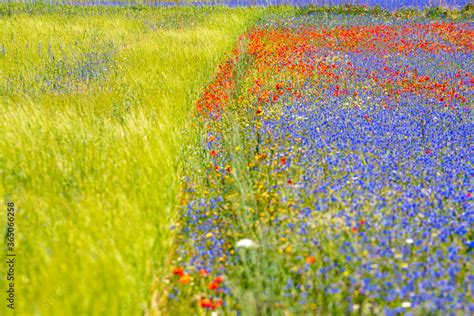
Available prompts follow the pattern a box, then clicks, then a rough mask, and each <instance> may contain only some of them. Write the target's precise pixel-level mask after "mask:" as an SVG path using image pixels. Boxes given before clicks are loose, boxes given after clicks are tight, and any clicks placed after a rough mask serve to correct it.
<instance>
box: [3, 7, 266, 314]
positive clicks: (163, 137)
mask: <svg viewBox="0 0 474 316" xmlns="http://www.w3.org/2000/svg"><path fill="white" fill-rule="evenodd" d="M2 10H3V12H5V7H3V8H2ZM262 10H263V9H257V8H246V9H245V8H240V9H226V8H170V9H151V8H140V10H134V9H126V8H121V9H119V8H107V9H97V8H90V9H86V8H77V9H75V8H74V9H71V8H65V9H52V10H50V11H49V12H48V13H44V12H43V13H35V12H34V11H32V12H30V13H29V14H25V13H21V12H18V11H17V12H15V13H14V14H12V15H9V16H6V15H5V16H3V17H0V29H1V30H2V32H0V135H1V137H0V177H1V182H0V202H1V204H2V208H3V209H4V211H3V212H2V214H4V216H2V217H1V221H0V223H1V225H2V231H3V232H5V229H6V215H5V214H6V203H7V201H13V202H14V203H15V206H16V208H17V212H16V216H15V225H16V227H15V228H16V230H15V242H16V243H15V253H16V256H17V257H16V266H15V296H16V298H15V312H16V314H18V315H30V314H40V315H84V314H88V315H136V314H141V313H143V311H144V310H147V309H148V308H149V305H150V301H151V296H152V292H156V293H157V295H158V296H160V295H161V294H163V293H162V292H161V290H162V285H161V284H160V283H159V282H158V283H157V282H154V280H156V279H158V280H159V279H160V276H161V275H162V273H163V272H164V271H166V270H167V269H168V267H167V266H166V262H167V260H168V259H169V255H170V253H171V252H172V249H171V248H172V241H173V231H172V230H170V224H172V223H173V221H174V216H175V214H173V207H174V205H175V203H176V199H177V194H178V191H179V174H180V172H179V156H180V149H181V146H182V144H186V142H187V141H188V140H187V138H189V137H192V135H193V134H192V133H191V134H189V133H188V134H187V135H188V136H184V135H185V134H184V133H182V131H183V130H187V129H188V124H190V122H189V113H190V111H192V104H193V101H194V100H195V99H196V98H197V97H198V95H199V92H200V91H201V90H202V88H203V87H204V86H205V85H206V83H207V82H208V81H209V80H210V79H211V76H212V74H213V73H214V72H215V68H216V66H217V65H218V63H219V62H221V61H222V60H223V59H224V58H225V52H226V51H229V50H230V49H231V48H232V47H233V45H234V44H235V42H236V39H237V37H238V35H239V34H241V33H242V32H244V31H245V29H247V28H248V27H249V26H250V25H252V23H254V22H255V20H256V19H257V18H258V16H259V15H260V14H261V12H262ZM189 135H191V136H189ZM3 273H4V271H2V274H3ZM6 288H7V284H6V280H5V278H4V277H2V278H1V281H0V289H1V292H2V293H5V292H4V289H5V290H6ZM2 296H5V294H4V295H2ZM4 301H5V298H4V297H2V302H4ZM5 305H6V304H4V303H2V306H1V307H0V310H1V311H2V312H1V313H0V314H4V312H5V311H7V309H6V308H5Z"/></svg>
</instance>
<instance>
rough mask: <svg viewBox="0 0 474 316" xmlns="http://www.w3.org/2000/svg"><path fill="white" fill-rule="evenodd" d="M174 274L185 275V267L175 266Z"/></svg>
mask: <svg viewBox="0 0 474 316" xmlns="http://www.w3.org/2000/svg"><path fill="white" fill-rule="evenodd" d="M173 274H174V275H179V276H183V275H184V269H183V268H181V267H177V268H174V269H173Z"/></svg>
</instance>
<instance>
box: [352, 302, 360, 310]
mask: <svg viewBox="0 0 474 316" xmlns="http://www.w3.org/2000/svg"><path fill="white" fill-rule="evenodd" d="M359 308H360V305H359V304H354V305H352V310H354V311H356V310H358V309H359Z"/></svg>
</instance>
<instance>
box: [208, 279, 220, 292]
mask: <svg viewBox="0 0 474 316" xmlns="http://www.w3.org/2000/svg"><path fill="white" fill-rule="evenodd" d="M208 287H209V290H211V291H214V290H217V289H218V288H219V284H218V283H216V282H215V281H212V282H210V283H209V286H208Z"/></svg>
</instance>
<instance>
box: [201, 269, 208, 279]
mask: <svg viewBox="0 0 474 316" xmlns="http://www.w3.org/2000/svg"><path fill="white" fill-rule="evenodd" d="M208 275H209V272H207V270H205V269H201V270H199V276H200V277H207V276H208Z"/></svg>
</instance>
